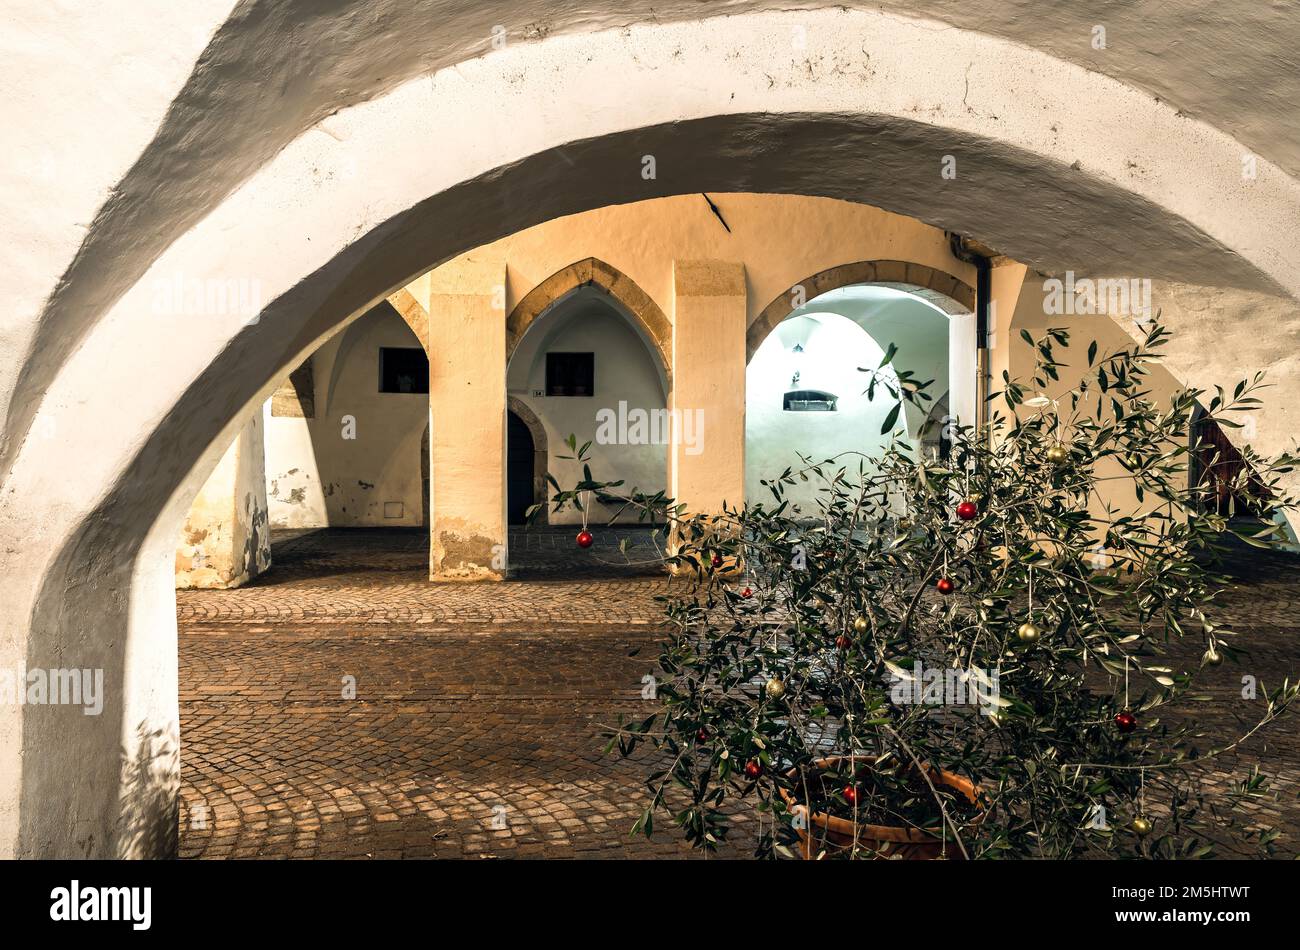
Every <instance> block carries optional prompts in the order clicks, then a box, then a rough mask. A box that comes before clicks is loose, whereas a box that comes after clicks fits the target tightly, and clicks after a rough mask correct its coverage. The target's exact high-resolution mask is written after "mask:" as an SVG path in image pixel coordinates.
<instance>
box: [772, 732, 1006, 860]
mask: <svg viewBox="0 0 1300 950" xmlns="http://www.w3.org/2000/svg"><path fill="white" fill-rule="evenodd" d="M845 758H846V757H845V756H835V757H833V758H829V759H818V760H817V761H816V762H814V763H813V764H814V765H815V766H816V767H817V768H819V769H833V768H834V767H835V766H836V765H838V764H839V763H840V762H842V761H844V759H845ZM853 761H854V762H856V763H861V764H866V765H868V766H870V765H872V764H874V763H875V761H876V756H874V755H862V756H853ZM790 774H791V775H793V773H790ZM930 781H932V782H933V783H934V784H935V785H945V786H947V787H948V788H951V789H953V790H955V791H957V792H959V793H960V794H962V795H964V796H965V797H966V799H967V800H968V801H970V802H971V803H972V804H974V805H978V804H979V789H977V788H976V787H975V785H974V783H973V782H971V781H970V780H969V779H966V778H962V776H960V775H954V774H953V773H952V772H945V771H943V770H942V769H931V770H930ZM779 791H780V793H781V798H782V799H784V800H785V805H786V808H788V809H794V808H803V807H804V806H803V805H801V804H800V803H799V802H798V801H796V800H795V799H794V797H793V796H791V795H790V793H789V792H787V791H786V790H785V789H784V788H782V789H779ZM983 818H984V815H983V813H982V812H981V813H980V815H979V816H978V817H976V818H974V819H973V820H971V821H969V822H967V824H966V827H971V826H973V825H977V824H979V822H981V821H982V820H983ZM798 834H799V845H800V851H801V853H802V855H803V858H804V860H806V861H811V860H812V859H814V858H815V857H816V856H817V855H818V854H820V853H821V852H823V851H825V852H826V853H827V854H828V855H831V854H836V853H838V852H842V851H847V850H849V849H851V848H852V847H853V845H854V842H855V841H856V842H857V846H858V848H859V849H860V850H862V849H865V850H868V851H874V852H875V853H876V856H877V857H878V858H882V859H884V858H892V859H894V860H905V861H931V860H934V859H935V858H939V857H947V858H949V859H957V860H960V859H961V857H962V854H961V849H960V848H958V847H957V845H956V844H955V843H954V842H953V841H951V840H949V842H948V844H947V848H946V849H945V847H944V842H943V841H942V840H941V839H939V838H937V837H935V836H934V835H932V834H930V833H928V832H926V831H922V830H921V829H919V828H909V827H905V826H902V825H869V824H866V823H864V822H857V823H856V825H855V824H854V822H853V821H851V820H849V819H847V818H838V817H836V816H834V815H827V814H824V813H822V812H813V813H812V814H811V815H809V816H808V826H807V827H806V828H800V829H798Z"/></svg>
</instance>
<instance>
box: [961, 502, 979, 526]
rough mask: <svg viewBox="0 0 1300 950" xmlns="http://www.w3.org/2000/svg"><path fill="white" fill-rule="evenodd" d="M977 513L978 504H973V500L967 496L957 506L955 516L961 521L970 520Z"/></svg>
mask: <svg viewBox="0 0 1300 950" xmlns="http://www.w3.org/2000/svg"><path fill="white" fill-rule="evenodd" d="M979 513H980V509H979V505H977V504H975V502H973V501H971V500H970V499H969V498H968V499H966V501H963V502H962V503H961V504H960V505H958V506H957V517H958V518H960V519H961V520H962V521H970V520H971V519H972V518H974V517H975V516H976V515H978V514H979Z"/></svg>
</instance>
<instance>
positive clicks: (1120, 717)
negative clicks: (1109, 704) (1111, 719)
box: [1115, 709, 1138, 732]
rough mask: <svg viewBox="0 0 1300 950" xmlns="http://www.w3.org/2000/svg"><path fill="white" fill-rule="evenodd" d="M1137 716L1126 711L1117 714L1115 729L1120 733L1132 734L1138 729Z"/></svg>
mask: <svg viewBox="0 0 1300 950" xmlns="http://www.w3.org/2000/svg"><path fill="white" fill-rule="evenodd" d="M1137 724H1138V720H1137V716H1135V715H1133V713H1131V712H1129V711H1128V710H1127V709H1125V710H1124V711H1123V712H1119V713H1116V714H1115V728H1116V729H1118V730H1119V731H1120V732H1132V731H1133V730H1134V729H1136V728H1137Z"/></svg>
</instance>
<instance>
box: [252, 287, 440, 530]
mask: <svg viewBox="0 0 1300 950" xmlns="http://www.w3.org/2000/svg"><path fill="white" fill-rule="evenodd" d="M384 346H395V347H415V348H419V346H420V342H419V340H417V339H416V337H415V334H414V333H412V332H411V330H410V328H409V327H408V326H407V325H406V324H405V323H404V322H403V321H402V318H401V317H400V316H398V315H397V313H396V311H394V310H393V309H392V308H391V307H389V306H388V305H387V304H384V305H382V306H379V307H376V308H375V309H374V310H372V311H371V312H370V313H368V314H367V315H366V316H363V317H361V318H360V319H358V320H357V321H356V322H354V323H352V324H351V325H349V326H348V328H347V329H346V330H344V331H343V332H342V333H340V334H339V335H338V336H336V337H334V338H333V339H331V340H330V341H329V342H328V343H326V344H325V345H324V346H322V347H321V348H320V349H319V350H318V351H317V352H316V354H315V356H314V357H313V376H314V380H315V387H316V418H314V419H302V418H292V417H282V416H272V415H271V409H270V403H269V402H268V403H267V405H266V407H265V409H264V412H265V419H266V496H267V501H268V503H269V505H270V522H271V526H272V527H275V528H317V527H326V526H333V527H340V526H353V527H357V526H376V525H378V526H402V525H405V526H419V525H420V524H421V522H422V520H423V501H422V492H423V485H422V476H421V456H420V441H421V438H422V436H423V434H424V428H425V425H426V424H427V421H428V418H429V397H428V396H427V395H425V394H423V393H381V392H379V348H380V347H384ZM346 416H351V417H353V418H354V419H355V420H356V422H355V434H356V438H355V439H347V438H344V434H345V431H344V430H345V418H344V417H346ZM399 511H400V514H398V512H399Z"/></svg>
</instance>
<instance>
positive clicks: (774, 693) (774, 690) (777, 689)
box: [763, 677, 785, 699]
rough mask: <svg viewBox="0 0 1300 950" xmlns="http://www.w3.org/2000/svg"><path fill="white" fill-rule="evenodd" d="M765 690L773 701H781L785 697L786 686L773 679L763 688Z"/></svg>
mask: <svg viewBox="0 0 1300 950" xmlns="http://www.w3.org/2000/svg"><path fill="white" fill-rule="evenodd" d="M763 689H764V691H765V692H766V693H767V695H768V696H770V697H772V698H773V699H780V698H781V697H782V696H784V695H785V684H784V683H782V682H781V681H780V680H779V679H777V678H776V677H772V679H770V680H768V681H767V683H766V684H765V685H764V686H763Z"/></svg>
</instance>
